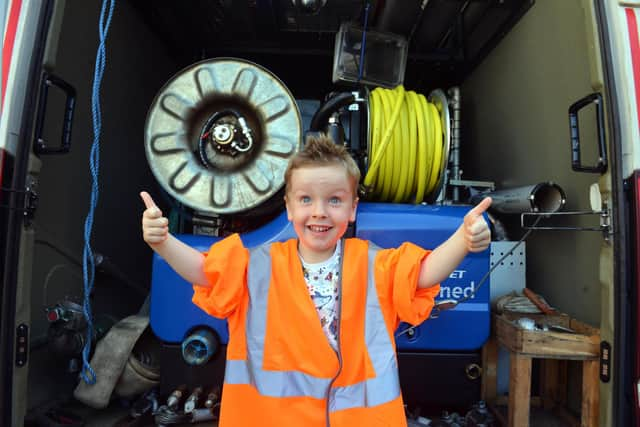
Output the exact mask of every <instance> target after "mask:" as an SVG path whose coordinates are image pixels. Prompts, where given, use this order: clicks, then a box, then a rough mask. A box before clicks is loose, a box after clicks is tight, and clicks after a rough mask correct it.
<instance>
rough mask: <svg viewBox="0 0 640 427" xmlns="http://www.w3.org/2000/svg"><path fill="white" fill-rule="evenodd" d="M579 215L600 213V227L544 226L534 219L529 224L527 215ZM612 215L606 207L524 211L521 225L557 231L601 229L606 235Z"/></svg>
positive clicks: (528, 228)
mask: <svg viewBox="0 0 640 427" xmlns="http://www.w3.org/2000/svg"><path fill="white" fill-rule="evenodd" d="M578 215H583V216H584V215H598V216H599V217H600V225H599V226H598V227H572V226H553V225H552V226H543V225H536V224H537V221H532V224H527V223H526V220H525V218H526V217H547V218H549V217H552V216H555V217H568V216H578ZM610 220H611V217H610V215H609V210H608V209H606V207H605V208H604V209H602V210H600V211H574V212H553V213H542V212H523V213H522V214H520V226H521V227H522V228H523V229H525V230H557V231H600V232H602V233H604V234H605V236H606V235H608V234H609V230H610V229H611V221H610Z"/></svg>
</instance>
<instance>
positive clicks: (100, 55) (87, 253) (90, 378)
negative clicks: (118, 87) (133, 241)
mask: <svg viewBox="0 0 640 427" xmlns="http://www.w3.org/2000/svg"><path fill="white" fill-rule="evenodd" d="M107 4H108V5H109V10H108V12H107ZM114 7H115V0H103V2H102V9H101V11H100V21H99V22H98V32H99V34H100V43H99V44H98V51H97V53H96V65H95V70H94V74H93V90H92V93H91V112H92V115H93V144H92V145H91V151H90V153H89V168H90V169H91V178H92V180H91V202H90V204H89V212H88V213H87V218H86V220H85V223H84V251H83V254H82V273H83V278H84V301H83V306H82V311H83V313H84V317H85V319H86V320H87V337H86V340H85V345H84V348H83V349H82V370H81V371H80V377H81V378H82V379H83V380H84V382H86V383H87V384H95V383H96V373H95V371H94V370H93V368H91V365H90V364H89V352H90V351H91V339H92V338H93V320H92V318H91V301H90V297H91V291H92V289H93V284H94V280H95V260H94V258H93V251H92V249H91V229H92V228H93V215H94V212H95V209H96V206H97V205H98V196H99V187H98V172H99V170H100V133H101V131H102V112H101V110H100V85H101V83H102V77H103V75H104V67H105V64H106V61H107V59H106V49H105V42H106V39H107V33H108V31H109V26H110V25H111V18H112V17H113V9H114ZM105 14H107V15H106V17H105Z"/></svg>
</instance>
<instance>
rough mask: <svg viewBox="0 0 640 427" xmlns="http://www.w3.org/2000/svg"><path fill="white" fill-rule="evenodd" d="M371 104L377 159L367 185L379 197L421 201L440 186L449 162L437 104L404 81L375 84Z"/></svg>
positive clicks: (372, 153) (372, 146)
mask: <svg viewBox="0 0 640 427" xmlns="http://www.w3.org/2000/svg"><path fill="white" fill-rule="evenodd" d="M369 106H370V107H369V108H370V117H371V141H370V142H371V144H370V153H369V157H370V159H372V160H371V162H370V164H369V168H368V170H367V173H366V175H365V178H364V187H365V189H366V190H367V192H368V194H369V196H370V198H371V199H374V200H377V201H382V202H394V203H406V202H414V203H421V202H422V201H423V200H424V198H425V197H427V196H428V195H430V194H431V193H433V192H434V191H435V190H436V186H437V185H438V182H439V178H440V171H441V165H442V162H443V161H445V159H444V158H443V157H444V146H443V144H444V135H443V129H442V119H441V117H440V113H439V111H438V109H437V108H436V106H435V105H434V104H431V103H429V102H427V99H426V98H425V97H424V95H421V94H417V93H415V92H413V91H405V90H404V87H403V86H401V85H400V86H397V87H396V88H395V89H383V88H376V89H374V90H373V91H372V92H371V95H370V96H369Z"/></svg>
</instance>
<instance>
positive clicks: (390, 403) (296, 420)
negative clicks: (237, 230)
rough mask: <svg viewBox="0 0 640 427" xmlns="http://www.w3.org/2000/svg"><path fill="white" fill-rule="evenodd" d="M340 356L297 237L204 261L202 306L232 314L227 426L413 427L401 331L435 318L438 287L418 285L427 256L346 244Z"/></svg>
mask: <svg viewBox="0 0 640 427" xmlns="http://www.w3.org/2000/svg"><path fill="white" fill-rule="evenodd" d="M343 242H344V243H343V244H344V247H343V251H342V254H343V255H342V262H341V271H340V275H341V277H340V289H339V290H338V300H337V310H338V319H339V326H338V337H337V338H338V351H337V352H336V351H335V350H334V349H333V348H332V347H331V345H330V344H329V341H328V339H327V337H326V336H325V333H324V331H323V329H322V326H321V324H320V318H319V316H318V313H317V311H316V308H315V305H314V304H313V301H312V299H311V296H310V295H309V291H308V289H307V286H306V283H305V280H304V277H303V271H302V265H301V262H300V258H299V256H298V249H297V240H295V239H292V240H289V241H287V242H284V243H272V244H266V245H262V246H259V247H257V248H255V249H251V250H249V249H247V248H245V247H244V246H243V245H242V242H241V241H240V238H239V237H238V236H237V235H232V236H230V237H228V238H226V239H224V240H222V241H220V242H218V243H216V244H214V245H213V246H212V248H211V250H210V251H209V254H208V255H207V257H206V258H205V263H204V271H205V274H206V276H207V278H208V279H209V282H210V283H209V284H208V285H206V286H194V296H193V302H194V303H195V304H196V305H198V306H199V307H201V308H202V309H203V310H205V311H206V312H207V313H209V314H211V315H212V316H216V317H222V318H227V321H228V326H229V344H228V347H227V362H226V370H225V378H224V386H223V392H222V403H221V408H220V424H219V425H220V427H244V426H247V427H249V426H261V427H271V426H273V427H276V426H277V427H289V426H293V427H327V426H331V427H353V426H367V427H376V426H393V427H398V426H406V417H405V413H404V408H403V402H402V396H401V393H400V384H399V379H398V363H397V358H396V353H395V340H394V336H393V333H394V330H395V329H396V327H397V325H398V322H399V321H400V320H402V321H406V322H409V323H412V324H419V323H420V322H422V321H423V320H424V319H426V318H427V317H428V316H429V313H430V312H431V309H432V307H433V301H434V297H435V296H436V295H437V294H438V292H439V288H440V287H439V286H433V287H430V288H427V289H417V283H418V275H419V273H420V267H421V263H422V260H423V259H424V258H425V257H426V256H427V255H428V253H429V252H428V251H426V250H424V249H422V248H419V247H418V246H415V245H412V244H410V243H405V244H403V245H402V246H401V247H399V248H398V249H380V248H377V247H375V245H373V244H371V243H369V242H367V241H365V240H360V239H345V240H344V241H343Z"/></svg>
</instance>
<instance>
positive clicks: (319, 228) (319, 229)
mask: <svg viewBox="0 0 640 427" xmlns="http://www.w3.org/2000/svg"><path fill="white" fill-rule="evenodd" d="M307 228H308V229H309V230H311V231H313V232H314V233H324V232H326V231H329V230H330V229H331V227H329V226H326V225H308V226H307Z"/></svg>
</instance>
